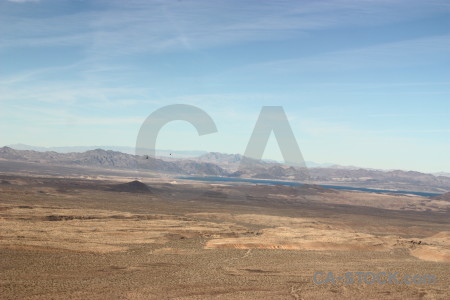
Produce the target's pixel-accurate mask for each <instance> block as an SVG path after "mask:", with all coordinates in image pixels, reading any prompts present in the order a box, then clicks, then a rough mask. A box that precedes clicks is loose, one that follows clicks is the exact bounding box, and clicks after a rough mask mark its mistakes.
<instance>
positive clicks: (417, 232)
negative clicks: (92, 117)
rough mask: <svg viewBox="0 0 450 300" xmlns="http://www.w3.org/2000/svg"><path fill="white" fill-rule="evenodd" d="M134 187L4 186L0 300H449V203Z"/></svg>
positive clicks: (96, 183) (8, 179)
mask: <svg viewBox="0 0 450 300" xmlns="http://www.w3.org/2000/svg"><path fill="white" fill-rule="evenodd" d="M132 180H133V178H131V177H126V176H125V177H122V178H121V177H118V176H116V177H113V176H110V177H103V178H97V179H88V178H62V176H59V177H58V176H43V175H36V174H34V175H32V174H27V175H18V174H5V173H3V174H2V175H0V257H1V260H0V299H30V300H31V299H450V288H449V285H450V281H449V278H450V220H449V219H450V218H449V212H450V202H449V201H446V200H435V199H430V198H425V197H419V196H412V195H392V194H376V193H363V192H351V191H337V190H332V189H324V188H320V187H318V186H302V187H288V186H270V185H254V184H253V185H251V184H228V185H225V184H212V183H201V182H187V181H186V182H183V181H177V182H173V181H171V180H165V179H164V180H163V179H161V180H157V179H155V180H154V181H153V182H151V183H150V184H147V186H144V185H143V184H141V183H139V182H131V181H132ZM130 182H131V183H130ZM147 187H148V190H147ZM358 271H363V272H375V273H376V272H386V273H387V272H392V273H394V272H398V274H399V275H406V274H411V275H415V274H419V275H424V274H433V275H435V276H436V277H437V282H436V283H431V284H430V283H428V284H410V285H405V284H377V283H374V284H367V283H364V282H362V283H354V284H345V283H343V282H337V283H336V284H332V283H327V284H316V283H314V281H313V275H314V273H315V272H324V273H325V274H326V273H328V272H333V274H336V276H338V275H342V274H344V273H345V272H358Z"/></svg>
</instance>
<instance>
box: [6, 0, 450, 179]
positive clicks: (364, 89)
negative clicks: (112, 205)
mask: <svg viewBox="0 0 450 300" xmlns="http://www.w3.org/2000/svg"><path fill="white" fill-rule="evenodd" d="M449 50H450V3H449V2H448V1H445V0H444V1H439V0H436V1H434V0H430V1H417V0H405V1H397V0H388V1H384V0H380V1H374V0H347V1H333V0H330V1H278V0H274V1H264V0H260V1H242V0H241V1H233V0H227V1H215V0H211V1H190V0H178V1H168V0H164V1H162V0H161V1H151V0H149V1H134V0H131V1H121V0H120V1H114V0H108V1H95V0H93V1H82V0H72V1H65V0H57V1H56V0H55V1H52V0H33V1H31V0H9V1H8V0H0V146H3V145H8V144H15V143H24V144H29V145H34V146H46V147H50V146H91V145H99V146H130V147H133V146H134V145H135V144H136V138H137V135H138V132H139V129H140V127H141V125H142V124H143V122H144V120H145V119H146V118H147V117H148V116H149V115H150V114H151V113H152V112H154V111H156V110H158V109H160V108H162V107H164V106H166V105H170V104H188V105H194V106H196V107H198V108H200V109H202V110H204V111H205V112H206V113H207V114H208V115H210V116H211V118H212V119H213V120H214V122H215V124H216V127H217V132H216V133H212V134H207V135H203V136H198V135H197V132H196V130H195V129H194V127H193V126H192V125H191V124H189V123H187V122H183V121H173V122H170V123H168V124H167V125H166V126H164V127H163V128H162V130H161V131H160V133H159V136H158V139H157V144H156V145H157V148H161V149H174V150H203V151H217V152H224V153H241V154H243V153H244V151H245V149H246V147H247V143H248V141H249V139H250V136H251V134H252V131H253V129H254V126H255V124H256V121H257V119H258V116H259V113H260V111H261V109H262V107H263V106H282V107H283V109H284V111H285V113H286V116H287V117H288V121H289V124H290V126H291V128H292V131H293V133H294V135H295V138H296V140H297V143H298V145H299V147H300V149H301V151H302V154H303V157H304V158H305V160H307V161H315V162H321V163H328V162H330V163H335V164H340V165H353V166H360V167H368V168H377V169H402V170H416V171H422V172H441V171H444V172H450V157H449V153H450V51H449ZM264 158H266V159H275V160H282V159H283V158H282V156H281V152H280V150H279V148H278V145H277V143H276V139H275V138H274V137H273V136H272V137H271V138H270V140H269V143H268V146H267V148H266V150H265V152H264Z"/></svg>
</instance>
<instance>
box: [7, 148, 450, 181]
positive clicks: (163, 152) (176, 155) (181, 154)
mask: <svg viewBox="0 0 450 300" xmlns="http://www.w3.org/2000/svg"><path fill="white" fill-rule="evenodd" d="M6 147H9V148H12V149H15V150H34V151H39V152H46V151H54V152H58V153H71V152H85V151H89V150H95V149H104V150H112V151H118V152H122V153H127V154H133V155H134V154H135V153H136V151H135V150H136V149H135V148H134V147H127V146H69V147H39V146H31V145H26V144H11V145H6ZM214 153H218V152H207V151H200V150H190V151H189V150H187V151H180V150H170V149H158V150H156V157H158V158H161V159H164V160H168V159H170V160H176V159H185V158H198V157H200V156H203V155H206V157H205V159H203V158H202V160H203V161H205V162H207V157H208V156H210V155H214ZM220 154H223V153H220ZM223 155H228V156H240V154H223ZM264 161H267V162H273V163H280V162H277V161H273V160H264ZM209 162H213V163H214V160H211V161H209ZM306 166H307V167H308V168H328V167H335V168H341V169H345V168H356V167H345V166H339V165H337V164H333V163H317V162H313V161H306ZM449 175H450V174H449Z"/></svg>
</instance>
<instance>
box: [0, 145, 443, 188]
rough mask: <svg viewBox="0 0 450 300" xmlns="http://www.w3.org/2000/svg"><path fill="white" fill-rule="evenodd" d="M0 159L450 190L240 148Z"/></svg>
mask: <svg viewBox="0 0 450 300" xmlns="http://www.w3.org/2000/svg"><path fill="white" fill-rule="evenodd" d="M0 159H3V160H8V161H19V162H28V163H34V164H42V165H63V166H84V167H90V168H99V169H118V170H145V171H151V172H157V173H164V174H172V175H177V176H178V175H197V176H198V175H200V176H227V177H240V178H258V179H277V180H293V181H301V182H308V183H316V184H329V185H345V186H353V187H370V188H380V189H396V190H411V191H428V192H438V193H441V192H442V193H444V192H448V191H450V178H449V177H446V176H435V175H432V174H425V173H420V172H414V171H400V170H395V171H380V170H369V169H362V168H339V167H336V166H332V167H321V168H308V169H307V170H305V169H299V168H294V167H290V166H286V165H283V164H279V163H273V162H267V161H257V160H252V159H248V158H244V157H243V156H242V155H239V154H223V153H217V152H211V153H205V154H202V155H200V156H198V157H191V158H173V157H166V158H164V159H158V158H152V157H140V156H136V155H132V154H127V153H122V152H119V151H112V150H103V149H95V150H88V151H85V152H70V153H59V152H56V151H45V152H40V151H34V150H17V149H13V148H10V147H3V148H0ZM244 160H245V161H244ZM243 161H244V162H245V164H244V167H243V168H239V166H240V164H241V162H243ZM0 172H1V170H0Z"/></svg>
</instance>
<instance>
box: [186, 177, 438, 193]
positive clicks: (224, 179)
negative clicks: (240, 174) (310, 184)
mask: <svg viewBox="0 0 450 300" xmlns="http://www.w3.org/2000/svg"><path fill="white" fill-rule="evenodd" d="M179 179H187V180H197V181H211V182H246V183H255V184H269V185H288V186H301V185H304V184H303V183H299V182H293V181H281V180H265V179H247V178H233V177H214V176H211V177H201V176H186V177H179ZM319 186H321V187H325V188H331V189H336V190H349V191H362V192H369V193H390V194H412V195H418V196H423V197H432V196H437V195H441V194H439V193H427V192H411V191H392V190H379V189H369V188H358V187H350V186H339V185H322V184H321V185H319Z"/></svg>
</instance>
